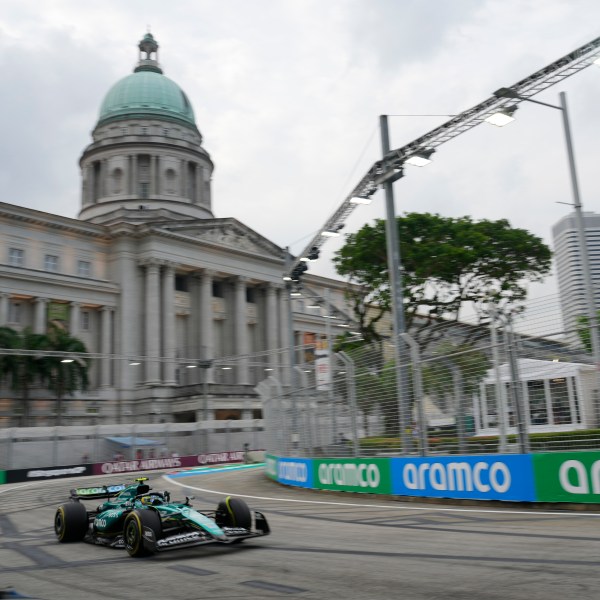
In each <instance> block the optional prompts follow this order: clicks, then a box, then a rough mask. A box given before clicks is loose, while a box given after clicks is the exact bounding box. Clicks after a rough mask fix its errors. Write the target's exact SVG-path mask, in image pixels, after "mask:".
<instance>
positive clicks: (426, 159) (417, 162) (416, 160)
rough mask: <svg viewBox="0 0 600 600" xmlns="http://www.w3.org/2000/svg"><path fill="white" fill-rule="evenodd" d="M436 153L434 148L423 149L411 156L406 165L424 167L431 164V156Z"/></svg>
mask: <svg viewBox="0 0 600 600" xmlns="http://www.w3.org/2000/svg"><path fill="white" fill-rule="evenodd" d="M434 152H435V150H434V149H433V148H423V149H421V150H419V151H417V152H415V153H414V154H411V155H410V156H409V157H408V158H407V159H406V160H405V161H404V163H405V164H407V165H412V166H413V167H424V166H425V165H428V164H429V163H430V162H431V155H432V154H433V153H434Z"/></svg>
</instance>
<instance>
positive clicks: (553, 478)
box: [533, 452, 600, 503]
mask: <svg viewBox="0 0 600 600" xmlns="http://www.w3.org/2000/svg"><path fill="white" fill-rule="evenodd" d="M533 473H534V478H535V489H536V495H537V499H538V501H539V502H592V503H600V452H564V453H563V452H557V453H551V454H534V455H533Z"/></svg>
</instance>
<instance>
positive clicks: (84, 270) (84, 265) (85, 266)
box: [77, 260, 92, 277]
mask: <svg viewBox="0 0 600 600" xmlns="http://www.w3.org/2000/svg"><path fill="white" fill-rule="evenodd" d="M77 275H79V277H91V276H92V265H91V263H90V262H89V261H87V260H78V261H77Z"/></svg>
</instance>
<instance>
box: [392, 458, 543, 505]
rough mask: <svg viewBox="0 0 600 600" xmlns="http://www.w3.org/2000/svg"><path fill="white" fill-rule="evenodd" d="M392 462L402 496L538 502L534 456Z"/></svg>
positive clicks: (396, 491)
mask: <svg viewBox="0 0 600 600" xmlns="http://www.w3.org/2000/svg"><path fill="white" fill-rule="evenodd" d="M391 463H392V493H393V494H396V495H399V496H422V497H429V498H463V499H474V500H509V501H513V502H514V501H521V502H534V501H535V500H536V499H537V498H536V492H535V484H534V473H533V464H532V457H531V455H525V454H514V455H512V454H511V455H505V454H503V455H500V454H498V455H487V456H439V457H427V458H392V459H391Z"/></svg>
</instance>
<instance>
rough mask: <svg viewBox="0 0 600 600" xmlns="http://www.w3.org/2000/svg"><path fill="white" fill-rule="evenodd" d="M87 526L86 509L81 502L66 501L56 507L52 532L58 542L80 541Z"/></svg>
mask: <svg viewBox="0 0 600 600" xmlns="http://www.w3.org/2000/svg"><path fill="white" fill-rule="evenodd" d="M88 527H89V522H88V516H87V511H86V510H85V506H84V505H83V504H82V503H81V502H67V503H66V504H61V505H60V506H59V507H58V508H57V509H56V514H55V515H54V532H55V533H56V537H57V538H58V541H59V542H80V541H81V540H82V539H83V538H84V537H85V534H86V533H87V531H88Z"/></svg>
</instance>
